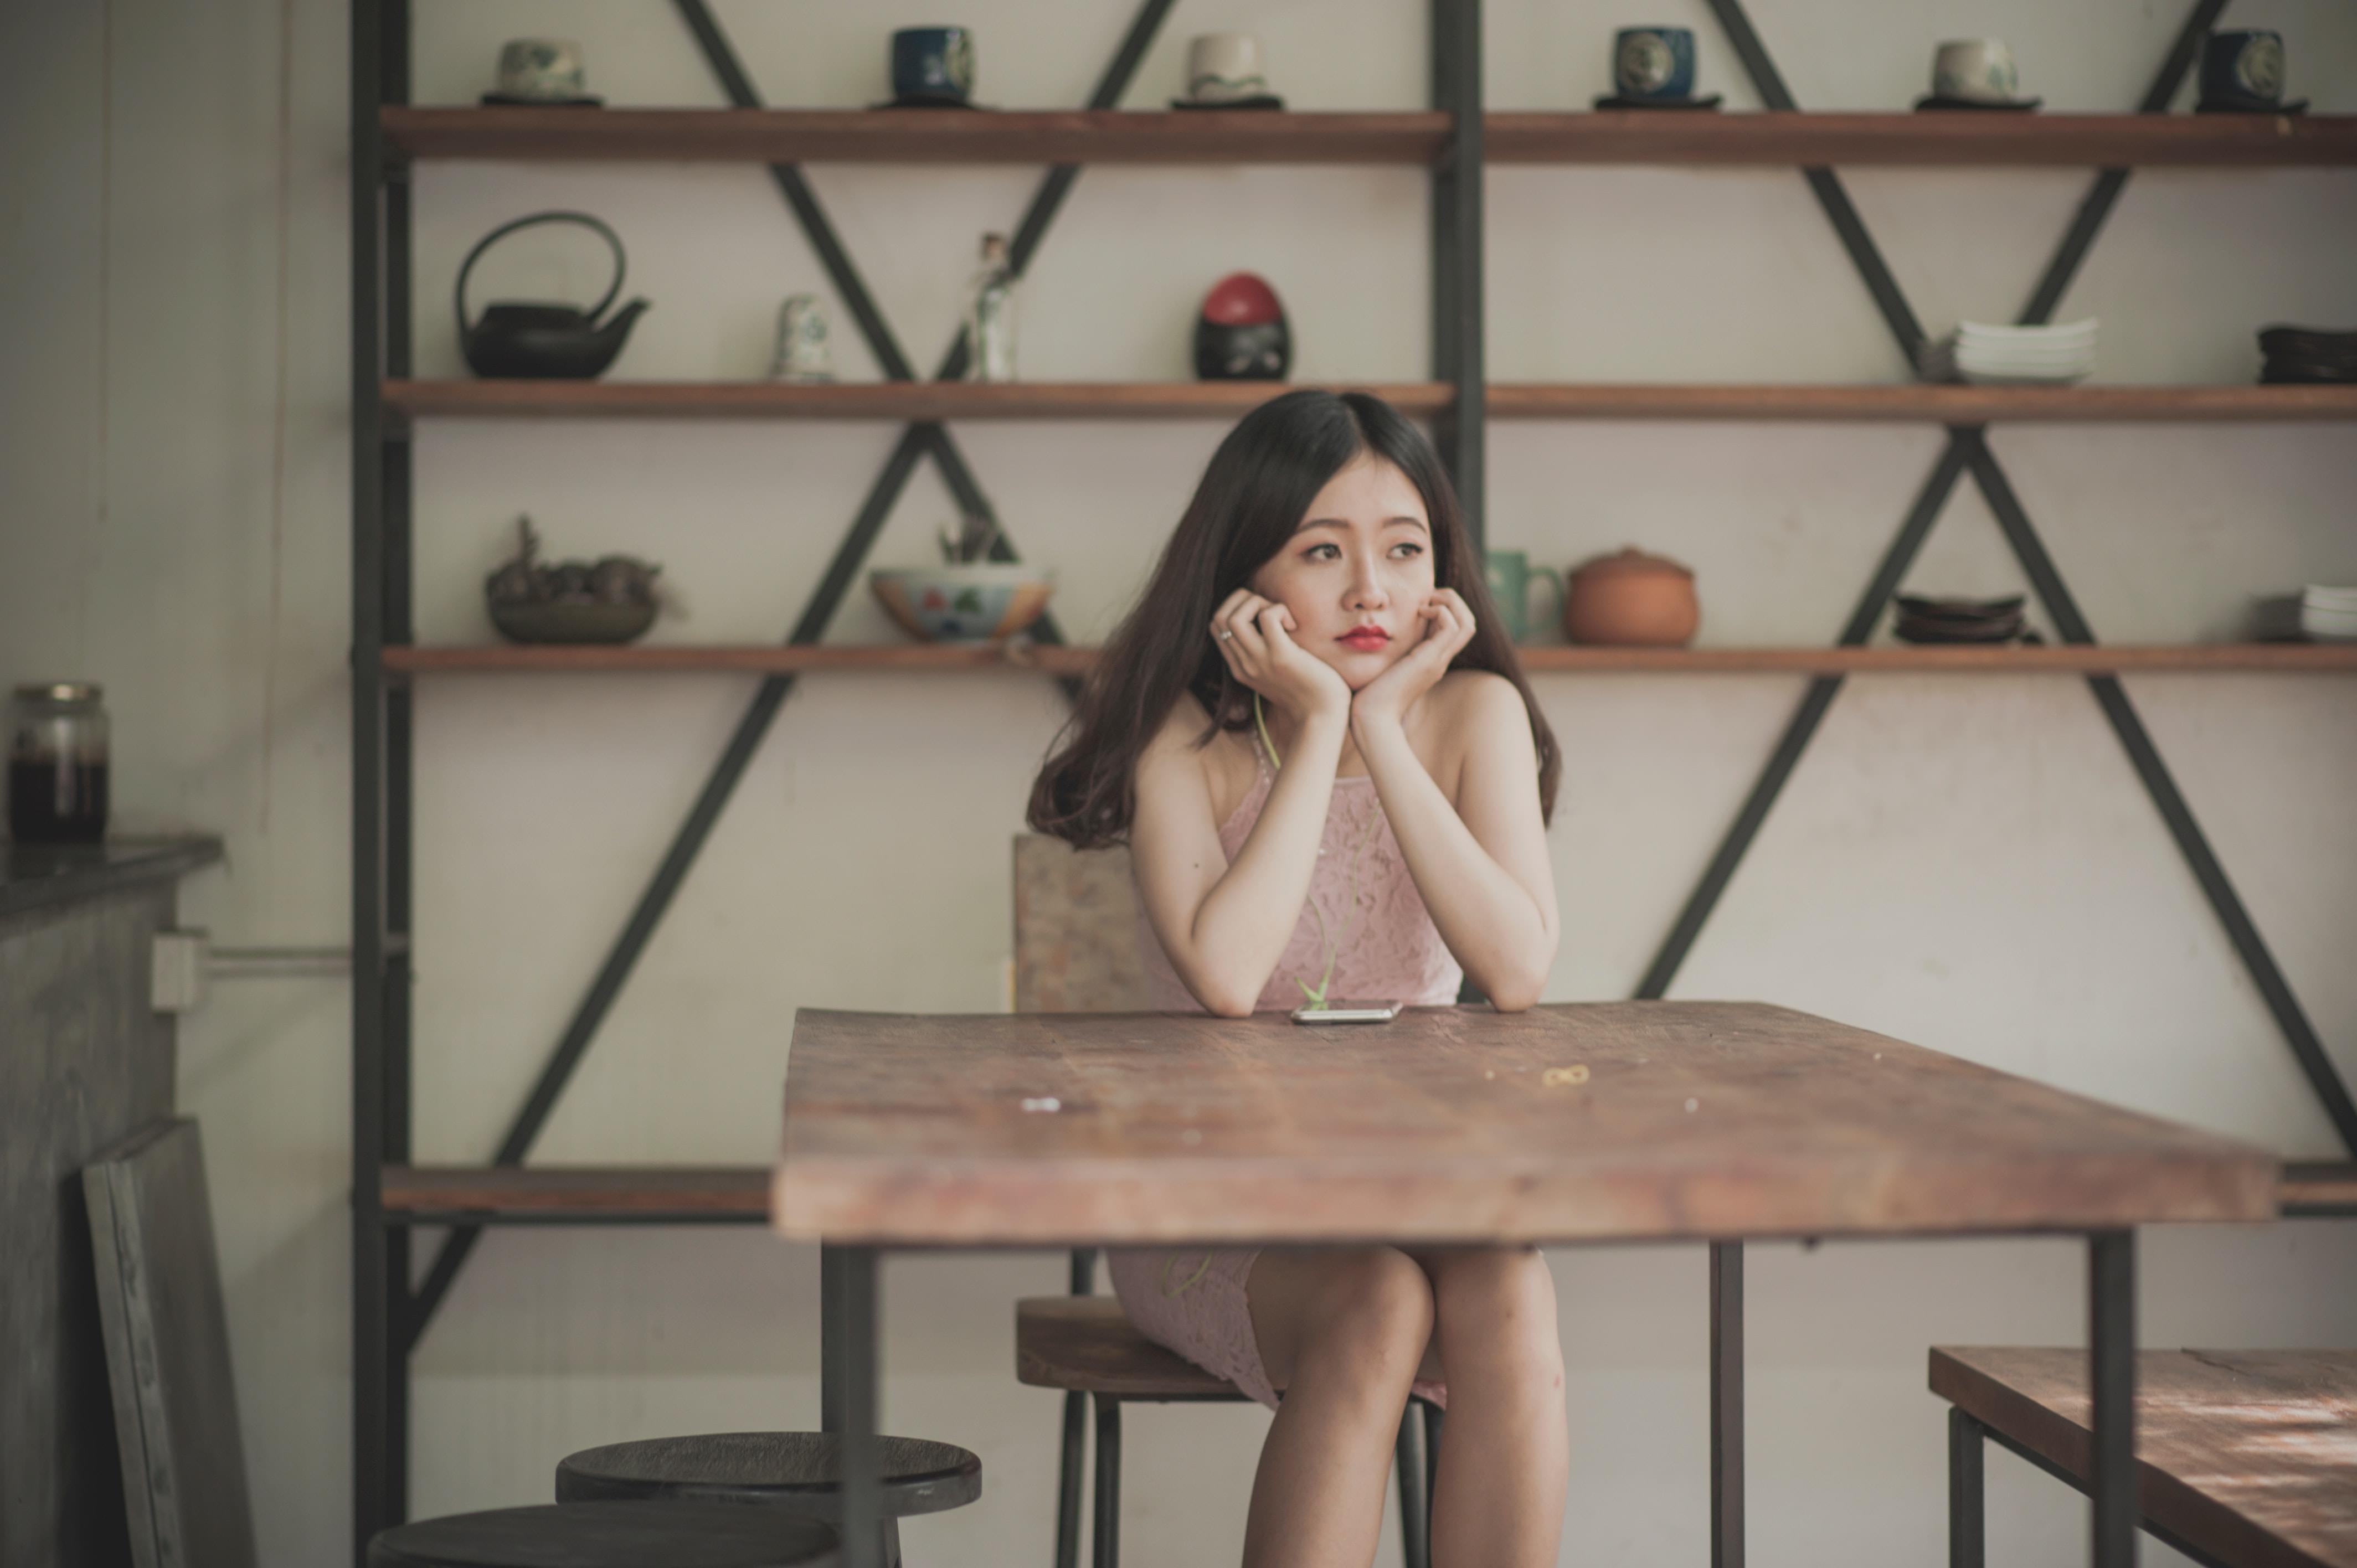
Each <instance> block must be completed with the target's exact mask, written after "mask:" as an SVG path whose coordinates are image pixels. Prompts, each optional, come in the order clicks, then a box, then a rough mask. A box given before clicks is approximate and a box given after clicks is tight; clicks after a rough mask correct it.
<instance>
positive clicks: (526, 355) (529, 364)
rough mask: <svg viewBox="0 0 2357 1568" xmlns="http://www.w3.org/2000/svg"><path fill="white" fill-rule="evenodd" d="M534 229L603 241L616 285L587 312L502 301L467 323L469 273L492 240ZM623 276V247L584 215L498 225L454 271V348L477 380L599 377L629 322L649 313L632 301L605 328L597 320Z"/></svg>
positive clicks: (545, 215) (549, 215)
mask: <svg viewBox="0 0 2357 1568" xmlns="http://www.w3.org/2000/svg"><path fill="white" fill-rule="evenodd" d="M536 223H578V224H580V225H581V226H582V227H583V228H585V229H593V230H595V231H597V232H598V233H599V234H601V235H603V236H604V237H605V241H606V243H607V244H608V246H609V247H611V248H612V250H613V252H614V282H613V285H612V286H611V287H609V288H608V289H607V290H606V297H605V298H603V299H601V300H599V301H598V302H597V304H596V305H593V306H590V307H589V308H588V309H587V310H583V309H580V308H579V307H578V306H570V305H553V304H547V303H544V302H541V301H538V300H533V301H521V300H500V301H498V302H497V303H495V304H491V305H487V306H484V307H483V314H482V316H481V317H479V318H478V319H477V320H476V321H475V322H474V323H473V324H472V325H469V324H468V320H467V274H469V273H471V272H473V271H474V270H475V263H476V261H477V260H478V259H479V258H480V257H481V255H482V253H483V252H485V251H486V250H489V249H490V246H491V243H492V242H494V241H496V240H500V239H503V238H505V237H506V236H508V235H510V234H512V233H514V232H515V231H517V230H519V229H529V228H531V227H532V226H533V225H534V224H536ZM623 270H624V262H623V259H622V242H621V241H620V240H619V239H618V238H617V237H616V236H615V233H614V231H612V230H611V229H608V227H606V225H605V224H603V223H601V222H599V221H598V220H597V219H595V218H592V217H590V216H589V214H587V212H535V213H533V214H532V215H531V216H530V217H528V218H519V219H516V220H514V221H513V222H511V223H502V224H500V226H499V227H498V228H496V229H494V230H492V231H490V233H488V234H486V235H484V236H483V237H482V238H481V239H480V240H478V241H476V242H475V248H474V249H473V250H471V251H469V252H467V260H466V262H465V263H464V264H462V265H461V266H460V267H459V268H458V286H457V290H456V297H457V310H458V349H459V351H460V352H461V353H463V354H465V355H466V357H467V366H468V369H469V370H471V371H474V372H475V373H476V374H477V375H479V376H494V377H501V378H506V377H517V378H523V379H529V380H536V381H589V380H592V379H594V378H596V377H597V376H600V375H603V374H604V373H605V371H606V367H607V366H608V365H610V364H612V363H613V362H614V357H615V356H616V355H618V354H619V353H620V352H621V351H622V343H623V340H624V339H625V338H629V337H630V324H631V323H632V322H634V321H636V320H637V319H638V318H639V314H640V312H641V311H643V310H645V309H646V308H647V302H646V301H645V300H643V299H634V300H632V301H630V304H628V305H626V306H622V308H621V309H619V310H618V311H616V312H615V313H614V314H613V316H612V317H608V320H607V321H606V322H605V324H604V325H603V326H600V325H599V324H598V321H597V317H600V316H604V315H605V313H606V307H607V306H609V305H611V304H613V303H614V296H615V295H618V294H619V293H621V292H622V274H623Z"/></svg>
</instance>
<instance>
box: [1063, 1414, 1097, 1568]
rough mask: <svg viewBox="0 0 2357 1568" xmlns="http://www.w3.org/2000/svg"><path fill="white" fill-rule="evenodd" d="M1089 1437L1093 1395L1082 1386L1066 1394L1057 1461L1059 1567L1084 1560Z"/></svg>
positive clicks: (1075, 1566)
mask: <svg viewBox="0 0 2357 1568" xmlns="http://www.w3.org/2000/svg"><path fill="white" fill-rule="evenodd" d="M1088 1441H1089V1396H1088V1395H1086V1394H1084V1393H1082V1392H1081V1391H1080V1390H1078V1389H1073V1390H1071V1391H1067V1392H1066V1393H1065V1395H1064V1436H1063V1446H1062V1448H1061V1450H1060V1452H1059V1453H1058V1455H1057V1463H1056V1568H1079V1565H1080V1561H1081V1479H1082V1477H1081V1465H1082V1456H1083V1454H1082V1451H1083V1449H1084V1448H1085V1447H1086V1445H1087V1444H1088Z"/></svg>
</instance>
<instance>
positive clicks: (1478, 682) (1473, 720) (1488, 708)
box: [1425, 670, 1530, 737]
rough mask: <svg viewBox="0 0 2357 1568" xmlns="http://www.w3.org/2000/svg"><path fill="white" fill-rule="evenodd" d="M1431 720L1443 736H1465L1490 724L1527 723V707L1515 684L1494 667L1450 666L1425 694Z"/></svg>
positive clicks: (1477, 731)
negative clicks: (1466, 667)
mask: <svg viewBox="0 0 2357 1568" xmlns="http://www.w3.org/2000/svg"><path fill="white" fill-rule="evenodd" d="M1425 701H1426V705H1427V706H1428V707H1429V709H1430V710H1431V722H1432V723H1433V725H1434V726H1435V728H1436V730H1437V732H1438V733H1439V734H1441V735H1444V736H1460V737H1461V736H1471V735H1474V734H1478V733H1479V732H1480V731H1481V730H1483V729H1485V728H1487V727H1489V726H1490V725H1499V724H1506V723H1513V724H1523V725H1527V724H1528V723H1529V722H1530V721H1529V714H1528V711H1527V710H1526V709H1524V708H1523V693H1522V692H1521V690H1520V689H1519V688H1518V687H1516V686H1515V684H1514V683H1513V682H1512V681H1509V680H1507V679H1506V678H1505V677H1504V676H1503V675H1501V674H1499V673H1498V672H1497V671H1494V670H1451V671H1448V673H1447V674H1445V675H1443V676H1442V677H1441V678H1440V679H1439V680H1438V681H1437V682H1434V683H1433V687H1432V690H1431V691H1430V692H1429V693H1426V698H1425Z"/></svg>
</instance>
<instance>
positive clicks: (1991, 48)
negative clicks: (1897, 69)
mask: <svg viewBox="0 0 2357 1568" xmlns="http://www.w3.org/2000/svg"><path fill="white" fill-rule="evenodd" d="M2019 86H2020V78H2019V76H2018V73H2017V72H2016V71H2015V70H2014V67H2013V51H2012V50H2011V49H2009V48H2007V47H2006V43H2005V40H2004V39H2003V38H1951V39H1949V40H1948V41H1947V42H1945V43H1943V44H1942V45H1941V46H1940V48H1939V49H1938V51H1937V52H1936V53H1934V54H1933V55H1932V95H1933V96H1935V97H1939V98H1954V99H1962V100H1964V102H1968V103H2010V102H2013V100H2014V99H2015V97H2016V96H2018V91H2017V90H2018V88H2019Z"/></svg>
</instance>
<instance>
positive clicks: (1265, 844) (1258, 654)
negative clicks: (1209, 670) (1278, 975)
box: [1130, 600, 1351, 1017]
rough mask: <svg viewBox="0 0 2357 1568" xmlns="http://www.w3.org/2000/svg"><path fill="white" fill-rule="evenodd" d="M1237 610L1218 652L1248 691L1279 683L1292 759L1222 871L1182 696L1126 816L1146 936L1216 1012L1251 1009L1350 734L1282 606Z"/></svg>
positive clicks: (1194, 714)
mask: <svg viewBox="0 0 2357 1568" xmlns="http://www.w3.org/2000/svg"><path fill="white" fill-rule="evenodd" d="M1260 606H1265V612H1263V611H1262V610H1260V609H1259V608H1257V607H1260ZM1239 608H1240V609H1241V610H1243V611H1245V612H1250V613H1248V614H1245V615H1243V617H1242V618H1230V619H1229V620H1228V621H1227V622H1226V623H1225V624H1226V625H1228V626H1229V627H1230V628H1232V629H1233V630H1235V631H1236V633H1237V635H1236V637H1235V638H1234V639H1231V640H1230V641H1229V642H1227V643H1223V644H1222V651H1223V652H1226V653H1227V654H1228V655H1229V659H1230V662H1231V664H1232V665H1235V666H1238V667H1239V672H1240V673H1242V672H1243V668H1244V667H1247V666H1248V667H1249V668H1250V669H1251V670H1252V671H1253V672H1254V674H1255V675H1257V676H1258V677H1259V681H1258V682H1254V686H1255V689H1256V690H1259V689H1265V686H1264V684H1263V683H1265V685H1271V686H1276V687H1278V688H1280V690H1281V691H1282V692H1283V693H1284V698H1285V699H1286V705H1287V706H1288V707H1291V708H1293V711H1294V712H1296V713H1297V714H1299V716H1300V720H1301V723H1300V728H1299V731H1298V734H1297V738H1296V739H1295V740H1294V741H1293V743H1292V746H1293V755H1292V756H1290V757H1286V765H1285V767H1284V768H1283V769H1281V770H1280V771H1279V772H1278V774H1277V778H1276V782H1275V784H1274V785H1273V786H1271V787H1270V789H1269V794H1268V802H1267V804H1266V805H1265V806H1263V807H1262V808H1261V813H1260V819H1259V821H1257V822H1254V824H1253V830H1252V832H1251V834H1250V836H1248V837H1247V838H1246V839H1245V840H1244V843H1243V848H1242V849H1240V850H1238V851H1237V853H1236V858H1235V862H1234V864H1232V865H1230V864H1229V862H1228V858H1227V854H1226V851H1225V850H1224V849H1222V846H1221V843H1220V832H1219V823H1218V822H1217V821H1216V820H1215V819H1214V817H1213V815H1212V804H1211V780H1210V778H1209V777H1208V776H1207V774H1206V771H1205V769H1204V767H1203V757H1202V754H1201V753H1200V751H1198V750H1197V749H1196V747H1195V736H1198V735H1200V734H1201V733H1202V730H1203V726H1204V725H1205V724H1207V723H1208V722H1209V720H1208V719H1207V718H1206V716H1205V715H1204V713H1203V710H1202V708H1201V706H1200V704H1198V703H1196V702H1195V701H1194V700H1193V699H1192V698H1191V697H1190V698H1185V699H1182V700H1181V701H1180V703H1179V706H1178V708H1177V709H1176V710H1175V711H1174V712H1173V713H1172V714H1171V715H1170V717H1169V718H1168V720H1166V721H1164V723H1163V725H1162V729H1161V731H1160V733H1159V734H1157V736H1155V738H1154V741H1153V743H1152V744H1151V745H1149V746H1147V747H1146V752H1145V754H1144V755H1143V756H1142V757H1139V758H1138V765H1137V778H1136V790H1137V799H1136V806H1135V811H1134V812H1133V813H1132V815H1131V819H1130V864H1131V866H1132V869H1133V871H1134V873H1135V876H1136V878H1137V891H1138V897H1139V900H1140V902H1141V903H1142V904H1143V905H1144V907H1145V909H1146V920H1147V922H1148V923H1149V924H1150V925H1152V927H1153V928H1154V935H1155V940H1157V941H1159V942H1160V943H1161V944H1162V950H1163V952H1164V953H1165V954H1166V955H1167V956H1168V958H1169V960H1170V967H1171V968H1172V969H1173V970H1175V971H1177V972H1178V975H1179V979H1180V980H1182V981H1184V982H1186V983H1187V989H1188V990H1189V991H1191V992H1193V993H1195V999H1196V1000H1197V1001H1199V1002H1200V1003H1201V1004H1203V1005H1204V1006H1205V1007H1207V1008H1209V1009H1211V1011H1212V1012H1214V1013H1218V1014H1221V1015H1225V1016H1228V1017H1243V1016H1244V1015H1247V1014H1249V1013H1251V1012H1252V1010H1253V1006H1254V1004H1255V1003H1257V1002H1258V1001H1259V1000H1260V993H1261V992H1262V990H1263V989H1264V988H1265V986H1266V985H1267V984H1268V977H1269V976H1270V975H1272V974H1274V973H1275V972H1276V966H1277V962H1278V961H1279V960H1281V959H1282V958H1284V956H1285V948H1286V943H1287V942H1289V941H1291V940H1292V939H1293V930H1294V927H1295V926H1296V925H1297V924H1298V923H1299V922H1300V919H1301V906H1302V904H1303V901H1304V900H1306V899H1307V898H1308V897H1309V878H1310V875H1311V874H1312V873H1313V872H1314V871H1315V870H1316V868H1317V865H1318V841H1319V839H1320V838H1322V837H1323V836H1324V834H1325V831H1326V808H1327V805H1328V802H1329V798H1330V797H1331V796H1332V794H1333V790H1334V768H1335V764H1336V763H1337V762H1338V761H1339V760H1340V757H1341V754H1342V742H1343V740H1344V739H1345V738H1346V737H1347V736H1348V735H1349V734H1350V694H1351V693H1350V689H1349V687H1347V686H1345V685H1344V684H1343V683H1342V680H1341V678H1340V676H1339V675H1334V674H1332V671H1330V670H1328V668H1327V667H1326V666H1325V665H1323V664H1317V661H1316V660H1313V659H1312V658H1311V657H1310V656H1309V655H1308V654H1306V653H1303V652H1301V651H1300V650H1298V649H1297V648H1295V647H1294V646H1293V643H1292V641H1291V640H1290V639H1288V638H1287V637H1286V631H1285V627H1284V625H1283V618H1285V616H1286V612H1285V610H1284V609H1283V608H1282V607H1279V606H1276V605H1272V604H1268V603H1267V601H1265V600H1254V601H1253V602H1252V603H1251V604H1247V605H1243V606H1241V607H1239ZM1237 644H1243V646H1236V645H1237ZM1297 661H1307V662H1308V663H1310V664H1317V669H1318V671H1325V672H1326V674H1327V676H1328V677H1329V678H1330V681H1331V687H1330V689H1329V688H1328V687H1327V686H1325V685H1323V684H1321V683H1320V682H1319V680H1318V675H1317V674H1316V673H1315V672H1313V671H1308V670H1305V669H1302V668H1301V667H1300V664H1299V663H1297ZM1280 669H1281V673H1273V672H1272V671H1279V670H1280ZM1295 682H1298V684H1296V683H1295ZM1296 704H1297V705H1296Z"/></svg>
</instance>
